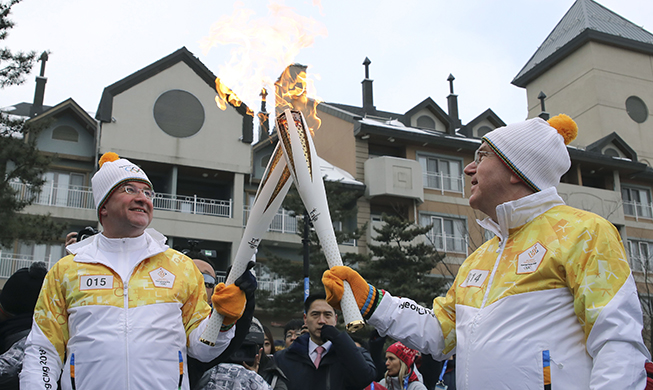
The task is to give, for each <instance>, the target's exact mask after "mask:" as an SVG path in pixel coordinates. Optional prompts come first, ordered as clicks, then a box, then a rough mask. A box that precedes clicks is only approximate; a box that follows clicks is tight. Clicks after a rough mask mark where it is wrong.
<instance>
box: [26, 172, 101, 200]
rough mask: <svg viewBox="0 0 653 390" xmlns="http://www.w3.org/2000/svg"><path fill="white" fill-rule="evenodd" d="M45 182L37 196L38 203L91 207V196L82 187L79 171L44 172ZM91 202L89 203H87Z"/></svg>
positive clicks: (82, 177) (82, 182) (82, 178)
mask: <svg viewBox="0 0 653 390" xmlns="http://www.w3.org/2000/svg"><path fill="white" fill-rule="evenodd" d="M44 179H45V184H44V185H43V189H42V190H41V194H40V195H39V198H38V203H39V204H47V205H50V206H64V207H75V208H89V206H90V208H93V207H92V202H93V200H92V198H91V196H90V193H89V192H88V191H87V189H86V188H84V187H83V184H84V175H83V174H81V173H64V172H46V173H45V176H44ZM89 202H91V203H89Z"/></svg>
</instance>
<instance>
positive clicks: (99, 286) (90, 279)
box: [79, 275, 113, 291]
mask: <svg viewBox="0 0 653 390" xmlns="http://www.w3.org/2000/svg"><path fill="white" fill-rule="evenodd" d="M112 288H113V275H84V276H82V277H80V279H79V289H80V290H81V291H85V290H110V289H112Z"/></svg>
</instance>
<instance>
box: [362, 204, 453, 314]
mask: <svg viewBox="0 0 653 390" xmlns="http://www.w3.org/2000/svg"><path fill="white" fill-rule="evenodd" d="M382 220H383V222H384V223H383V225H382V226H381V227H380V228H377V227H374V231H375V232H376V233H377V236H376V237H375V238H374V239H375V241H377V242H378V243H379V244H372V243H369V244H368V248H369V250H370V252H371V254H372V256H371V258H365V259H363V261H359V262H358V265H359V272H360V274H361V276H363V277H364V278H365V280H367V282H368V283H370V284H372V285H374V286H375V287H377V288H381V289H385V290H387V291H389V292H390V293H392V294H393V295H395V296H403V297H407V298H411V299H413V300H414V301H416V302H417V303H420V304H422V305H424V306H427V307H431V302H432V301H433V298H435V297H437V296H438V295H441V294H444V293H445V292H446V290H445V284H446V280H445V279H444V278H441V277H440V278H438V277H435V276H432V275H430V273H431V270H433V269H434V268H435V267H436V266H437V265H438V264H440V263H442V259H443V258H444V256H443V255H442V254H440V253H438V251H437V249H436V248H435V247H434V246H433V245H432V244H431V243H430V242H428V240H425V241H424V242H416V239H418V238H419V237H423V236H424V235H425V234H426V233H428V232H429V231H430V230H431V228H432V226H431V225H429V226H424V227H422V226H416V225H415V224H413V223H412V222H409V221H407V220H406V219H404V218H402V217H399V216H389V215H387V214H383V216H382ZM417 241H419V240H417ZM442 264H444V263H442Z"/></svg>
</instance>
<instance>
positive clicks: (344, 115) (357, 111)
mask: <svg viewBox="0 0 653 390" xmlns="http://www.w3.org/2000/svg"><path fill="white" fill-rule="evenodd" d="M318 109H320V110H322V111H325V112H327V113H329V114H331V115H334V116H337V117H340V118H341V119H345V120H350V118H356V117H359V118H362V117H365V116H366V114H365V110H364V109H363V107H358V106H350V105H348V104H340V103H327V102H322V103H320V104H319V105H318ZM338 113H340V115H338ZM402 115H403V114H398V113H395V112H389V111H380V110H376V111H375V112H374V115H373V116H374V117H378V118H387V119H389V118H399V117H401V116H402ZM368 116H369V115H368ZM350 121H351V120H350Z"/></svg>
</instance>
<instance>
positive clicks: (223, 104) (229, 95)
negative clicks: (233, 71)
mask: <svg viewBox="0 0 653 390" xmlns="http://www.w3.org/2000/svg"><path fill="white" fill-rule="evenodd" d="M215 91H216V92H217V93H218V94H217V95H216V96H215V103H216V104H217V105H218V107H220V109H221V110H222V111H224V110H226V109H227V103H229V104H231V105H232V106H234V107H240V106H241V105H242V104H243V101H242V100H240V98H239V97H238V96H237V95H236V94H235V93H234V91H232V90H231V88H229V87H227V86H226V85H224V84H223V83H222V82H221V81H220V78H219V77H216V78H215ZM246 107H247V106H246ZM247 115H251V116H254V111H252V109H251V108H249V107H247Z"/></svg>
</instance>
